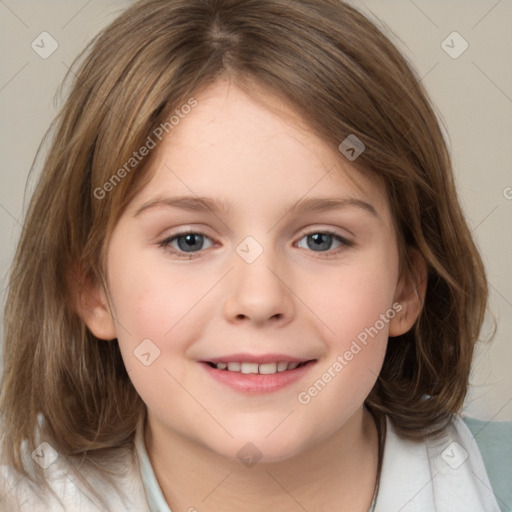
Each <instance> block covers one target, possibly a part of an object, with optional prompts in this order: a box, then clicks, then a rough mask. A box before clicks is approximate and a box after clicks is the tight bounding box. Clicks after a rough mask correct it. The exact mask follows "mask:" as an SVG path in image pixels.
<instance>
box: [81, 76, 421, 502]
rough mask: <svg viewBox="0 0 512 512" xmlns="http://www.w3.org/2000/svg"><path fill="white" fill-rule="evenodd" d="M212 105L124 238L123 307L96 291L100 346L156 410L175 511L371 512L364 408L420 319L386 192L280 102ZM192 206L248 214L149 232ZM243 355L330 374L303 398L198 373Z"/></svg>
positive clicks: (154, 457)
mask: <svg viewBox="0 0 512 512" xmlns="http://www.w3.org/2000/svg"><path fill="white" fill-rule="evenodd" d="M196 99H197V101H198V106H197V107H196V108H195V109H194V110H193V112H192V113H191V114H190V115H188V116H187V117H186V118H185V119H183V120H181V122H180V124H179V125H177V126H176V127H175V128H174V130H173V131H172V133H171V135H170V136H168V137H167V139H164V142H163V143H162V144H161V145H160V146H159V147H158V149H156V150H155V151H158V158H157V167H156V171H155V174H154V175H153V177H152V179H151V180H150V182H149V183H148V184H147V186H146V187H145V188H144V189H143V190H142V191H141V192H140V193H139V194H138V195H137V196H136V197H135V198H134V199H133V201H132V203H131V204H130V205H129V206H128V208H127V210H126V211H125V212H124V214H123V215H122V217H121V219H120V221H119V223H118V224H117V226H116V227H115V229H114V231H113V234H112V238H111V240H110V243H109V246H108V251H107V276H108V284H109V289H108V296H109V297H110V305H109V302H108V301H107V293H106V291H105V290H102V289H101V288H100V287H93V289H92V290H89V291H88V292H87V293H88V294H90V293H93V294H94V296H95V297H96V300H95V301H94V303H93V304H92V305H91V304H89V305H88V306H85V307H84V308H83V309H82V311H81V314H82V317H83V318H84V319H85V321H86V322H87V325H88V326H89V328H90V329H91V331H92V332H93V333H94V334H95V335H96V336H97V337H98V338H100V339H105V340H111V339H113V338H117V339H118V342H119V346H120V348H121V352H122V355H123V359H124V362H125V365H126V368H127V370H128V372H129V375H130V378H131V379H132V382H133V384H134V386H135V388H136V389H137V391H138V393H139V394H140V396H141V397H142V399H143V400H144V402H145V403H146V405H147V408H148V418H147V424H146V428H145V441H146V447H147V450H148V454H149V457H150V459H151V462H152V465H153V468H154V471H155V474H156V477H157V479H158V481H159V484H160V486H161V488H162V491H163V494H164V496H165V498H166V500H167V502H168V503H169V506H170V508H171V509H172V510H173V511H187V510H193V509H192V508H191V507H195V508H196V509H197V510H198V511H199V512H203V511H216V512H223V511H233V510H242V509H246V507H247V504H249V503H250V504H251V508H250V510H251V511H264V510H265V511H266V510H269V508H270V507H271V509H272V510H273V511H281V510H283V511H285V510H286V511H287V512H289V511H291V510H303V509H306V510H321V511H334V510H336V511H338V512H340V511H345V510H346V511H349V510H350V511H352V512H353V511H365V512H366V511H367V510H368V507H369V505H370V502H371V499H372V495H373V491H374V486H375V481H376V471H377V452H378V441H377V432H376V427H375V424H374V422H373V419H372V417H371V415H370V413H369V412H368V411H367V410H366V409H365V408H364V406H363V404H364V400H365V399H366V397H367V396H368V394H369V392H370V390H371V389H372V387H373V385H374V383H375V381H376V378H377V375H378V374H379V371H380V368H381V365H382V362H383V359H384V354H385V350H386V345H387V343H388V337H389V336H396V335H399V334H402V333H404V332H406V331H408V330H409V329H410V328H411V327H412V325H413V323H414V321H415V319H416V318H417V316H418V313H419V309H420V303H419V301H418V295H417V294H416V290H414V287H413V286H412V285H411V284H410V283H409V282H408V281H407V280H405V279H403V278H401V277H400V275H399V257H398V247H397V241H396V233H395V231H394V227H393V221H392V217H391V213H390V208H389V204H388V202H387V199H386V195H385V191H384V189H383V188H382V186H381V185H380V183H379V182H377V181H374V180H372V179H370V178H368V177H366V176H363V175H362V174H360V173H358V172H357V171H355V170H354V169H353V168H352V167H351V166H350V162H348V161H347V160H346V159H345V158H344V157H343V156H342V155H341V154H340V153H339V151H338V150H337V148H336V147H334V148H333V147H332V146H331V145H328V144H326V143H325V142H324V141H323V140H322V139H320V138H319V137H318V136H317V135H315V134H314V133H312V132H311V130H309V129H308V128H307V127H306V126H305V125H304V124H303V123H301V122H300V120H299V119H297V117H296V116H295V115H294V112H293V111H291V110H289V108H288V107H287V106H286V105H285V104H284V103H282V102H281V101H280V100H279V99H278V98H276V97H273V96H271V95H269V94H267V95H266V96H265V103H262V102H261V101H258V100H257V99H256V98H255V96H253V95H252V94H250V95H249V94H247V93H246V92H244V91H242V90H241V89H239V88H238V87H237V86H235V85H234V84H230V83H228V82H225V81H220V82H218V83H217V84H215V85H214V86H211V87H210V88H209V89H207V90H205V91H203V92H202V93H201V94H198V95H197V96H196ZM179 195H193V196H201V197H209V198H216V199H222V200H224V201H227V202H230V203H231V204H232V205H231V210H230V211H229V212H228V213H222V212H215V213H213V212H212V211H204V212H198V211H187V210H181V209H177V208H173V207H169V206H165V205H159V206H154V207H151V208H147V209H145V210H144V211H143V212H141V213H140V214H138V215H137V214H136V212H137V211H138V210H139V209H140V208H141V207H142V206H143V205H146V204H147V203H148V202H150V201H153V200H155V199H156V198H158V197H175V196H179ZM312 197H320V198H325V197H338V198H351V199H357V200H360V201H364V202H366V203H369V204H370V205H372V207H373V208H374V210H375V214H373V213H371V212H369V211H368V210H367V209H364V208H361V207H358V206H354V205H349V206H345V207H343V208H341V209H337V210H329V211H324V212H318V213H305V214H291V213H290V208H291V206H292V205H293V204H294V203H296V202H297V201H298V200H300V199H304V198H306V199H308V198H312ZM188 229H190V230H191V231H193V232H196V233H199V234H204V235H205V237H206V238H205V239H203V242H202V244H203V245H201V240H200V239H199V241H198V242H197V238H196V239H194V240H196V243H197V246H198V248H197V249H195V252H193V253H186V252H185V253H184V252H183V250H182V255H184V256H185V257H179V256H178V255H176V254H174V253H172V252H171V251H170V249H169V246H167V247H163V246H161V245H160V243H161V242H162V241H164V240H166V239H167V240H169V239H170V238H172V236H175V235H176V233H178V232H180V231H184V230H188ZM325 231H334V232H335V233H336V235H337V236H340V237H343V239H345V240H347V241H348V243H349V244H348V245H347V244H345V243H341V242H339V241H338V240H337V239H336V238H334V237H333V238H332V239H330V238H329V237H326V239H325V238H324V240H326V241H325V245H324V246H322V247H325V246H327V249H325V248H324V249H318V248H317V246H315V245H314V244H311V236H310V237H308V236H307V235H314V234H315V233H323V232H325ZM247 236H251V237H253V238H254V239H255V240H256V241H257V244H259V246H260V247H261V249H262V250H263V252H262V254H261V255H260V256H259V257H258V258H257V259H256V260H255V261H254V262H252V263H247V262H246V261H245V260H244V259H242V258H241V257H240V255H239V254H237V252H236V249H237V247H238V246H239V244H240V243H241V242H242V241H243V240H244V239H245V238H246V237H247ZM308 241H309V244H310V245H308ZM193 242H194V241H193ZM169 244H170V247H171V249H172V248H174V249H175V250H179V248H180V247H183V246H185V245H186V244H185V243H184V242H183V239H182V244H181V246H180V245H178V239H176V238H174V239H173V241H171V242H169ZM311 247H312V248H311ZM191 254H192V258H190V255H191ZM329 254H330V255H329ZM187 256H189V257H188V258H187ZM417 271H418V272H419V273H421V272H422V271H424V269H423V270H422V269H421V268H418V269H417ZM418 281H419V282H421V281H424V280H421V279H420V280H418ZM419 293H420V295H424V290H423V289H420V290H419ZM89 296H90V295H89ZM394 303H400V305H401V306H402V310H401V312H400V313H399V314H397V315H396V316H395V317H394V318H393V319H392V320H390V321H389V322H388V323H386V324H385V326H384V328H382V329H381V330H380V331H379V333H378V335H377V336H375V337H374V338H372V339H371V340H370V341H369V343H368V345H367V346H366V347H364V348H363V349H362V350H361V351H360V352H359V353H358V354H357V355H355V356H354V357H353V359H352V360H350V361H349V362H348V364H347V365H346V366H344V368H343V370H342V371H341V372H339V373H337V374H336V377H335V378H333V379H331V381H330V382H329V383H328V385H326V386H325V388H324V389H323V390H322V391H321V392H320V393H318V394H317V395H316V396H315V397H313V398H312V399H311V400H310V402H309V403H308V404H305V405H304V404H301V403H299V401H298V395H299V393H300V392H304V391H306V390H307V389H308V388H309V387H310V386H311V385H312V384H313V383H314V382H315V381H316V380H317V379H318V378H320V377H321V376H322V374H323V373H324V372H325V371H327V370H328V368H329V367H332V365H333V363H334V362H335V361H336V358H337V356H338V355H340V354H344V353H345V352H346V351H347V350H349V348H350V346H351V343H352V341H353V340H355V339H356V338H357V336H358V335H359V334H360V333H361V332H363V331H364V330H365V328H368V327H370V326H374V325H375V323H376V321H377V320H378V319H379V316H380V315H381V314H384V313H385V312H386V311H389V310H390V309H391V308H392V305H393V304H394ZM112 318H114V319H115V321H114V320H112ZM144 339H150V340H152V343H154V345H156V346H157V347H158V349H159V350H160V355H159V357H157V358H156V359H155V360H154V362H152V364H151V365H149V366H145V365H143V364H141V362H140V360H139V359H137V357H135V355H134V350H136V348H137V347H138V346H139V344H140V343H141V341H142V340H144ZM390 342H392V340H391V341H390ZM237 352H248V353H253V354H262V353H276V352H277V353H285V354H289V355H294V356H297V357H301V358H307V359H313V358H314V359H316V360H317V361H316V363H315V365H314V366H313V367H312V368H311V369H310V370H309V372H308V373H307V375H306V376H305V377H304V378H303V379H301V380H300V381H298V382H295V383H293V384H292V385H291V386H288V387H285V388H284V389H281V390H279V391H276V392H273V393H270V394H265V395H250V396H249V395H247V394H243V393H240V392H238V391H235V390H232V389H231V388H229V387H226V386H225V385H223V384H221V383H218V382H217V381H215V380H213V379H212V378H211V377H210V375H208V373H207V372H206V371H205V370H204V368H203V366H202V364H201V363H199V362H198V361H199V360H204V359H208V357H210V358H211V357H215V356H221V355H225V354H232V353H237ZM248 442H251V443H253V445H255V446H256V447H257V449H258V451H259V452H260V453H261V455H262V458H261V460H260V461H259V462H258V463H257V464H256V465H254V466H252V467H246V466H245V465H243V464H241V462H240V460H239V459H238V457H237V452H238V451H239V450H240V449H241V448H242V447H243V446H244V445H245V444H246V443H248ZM301 507H303V508H301Z"/></svg>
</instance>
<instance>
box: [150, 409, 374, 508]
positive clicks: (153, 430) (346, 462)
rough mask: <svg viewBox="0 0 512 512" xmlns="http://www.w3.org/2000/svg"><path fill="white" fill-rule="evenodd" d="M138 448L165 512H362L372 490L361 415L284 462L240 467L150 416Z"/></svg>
mask: <svg viewBox="0 0 512 512" xmlns="http://www.w3.org/2000/svg"><path fill="white" fill-rule="evenodd" d="M145 442H146V447H147V451H148V455H149V458H150V460H151V463H152V466H153V470H154V472H155V475H156V478H157V480H158V483H159V485H160V488H161V489H162V492H163V495H164V497H165V499H166V501H167V503H168V505H169V508H170V509H171V510H173V511H175V510H183V511H188V510H190V511H194V510H195V509H197V511H198V512H210V511H212V512H213V511H215V512H233V511H235V510H243V509H245V508H247V504H248V503H250V504H251V511H254V512H264V511H265V512H268V510H270V509H271V510H272V511H273V512H280V511H281V510H282V511H289V510H290V509H291V508H294V507H295V508H296V507H299V508H297V510H299V509H300V507H302V509H305V510H322V511H325V512H331V511H333V512H334V511H336V512H345V511H351V512H359V511H360V512H367V511H368V509H369V507H370V504H371V501H372V497H373V494H374V490H375V484H376V478H377V468H378V436H377V429H376V426H375V423H374V421H373V418H372V415H371V414H370V413H369V412H368V411H367V410H366V409H364V408H361V409H360V410H359V411H358V412H357V413H356V414H354V415H353V416H352V417H351V418H350V419H349V420H348V421H347V422H346V423H345V424H344V425H343V426H342V427H341V428H340V429H339V430H337V431H336V432H335V433H334V434H333V435H331V436H330V437H329V438H327V439H325V440H323V441H321V442H320V443H318V444H316V445H314V446H311V447H310V448H308V449H307V450H306V451H303V452H301V453H299V454H297V455H295V456H293V457H291V458H289V459H286V460H283V461H279V462H273V463H257V464H256V465H254V466H252V467H245V466H243V465H242V464H241V463H240V462H239V461H238V460H233V459H229V458H226V457H223V456H221V455H219V454H217V453H214V452H212V451H211V450H209V449H208V448H206V447H204V446H201V445H198V444H197V443H194V442H192V441H191V440H190V439H188V438H186V437H185V436H182V435H181V434H180V433H177V432H175V431H171V430H169V429H168V428H166V427H165V426H163V425H162V424H160V423H159V422H158V421H157V420H156V419H155V418H153V417H152V415H151V413H148V421H147V423H146V429H145Z"/></svg>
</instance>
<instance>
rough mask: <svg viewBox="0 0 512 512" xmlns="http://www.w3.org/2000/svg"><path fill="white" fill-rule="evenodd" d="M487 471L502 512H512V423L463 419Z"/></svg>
mask: <svg viewBox="0 0 512 512" xmlns="http://www.w3.org/2000/svg"><path fill="white" fill-rule="evenodd" d="M463 420H464V423H465V424H466V425H467V427H468V428H469V430H470V431H471V433H472V434H473V437H474V438H475V441H476V444H477V445H478V449H479V450H480V453H481V455H482V459H483V461H484V464H485V469H486V470H487V475H488V476H489V480H490V482H491V485H492V488H493V491H494V494H495V496H496V499H497V501H498V504H499V506H500V508H501V511H502V512H512V421H482V420H478V419H476V418H470V417H467V416H465V417H463Z"/></svg>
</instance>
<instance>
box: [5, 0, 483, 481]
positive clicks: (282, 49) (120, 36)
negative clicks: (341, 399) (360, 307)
mask: <svg viewBox="0 0 512 512" xmlns="http://www.w3.org/2000/svg"><path fill="white" fill-rule="evenodd" d="M71 69H72V70H73V71H72V72H71V73H69V74H68V77H67V79H68V80H69V79H72V84H71V88H70V92H69V94H68V97H67V99H66V102H65V104H64V106H63V108H62V109H61V111H60V113H59V114H58V116H57V117H56V119H55V121H54V124H53V125H52V129H51V131H49V133H48V137H49V136H50V135H51V137H52V139H51V141H52V142H51V145H50V147H49V150H48V151H47V154H46V158H45V160H44V165H43V169H42V173H41V175H40V179H39V181H38V184H37V187H36V189H35V192H34V194H33V196H32V199H31V202H30V206H29V209H28V212H27V216H26V220H25V223H24V227H23V231H22V234H21V238H20V241H19V245H18V248H17V251H16V254H15V257H14V261H13V265H12V268H11V272H10V280H9V291H8V297H7V303H6V309H5V328H4V333H5V341H4V343H5V347H4V365H5V370H4V375H3V380H2V386H1V394H0V408H1V417H2V424H3V429H4V432H3V437H2V452H3V453H4V455H5V457H6V458H7V461H8V463H9V464H10V465H11V466H13V467H14V468H16V469H17V470H19V471H21V472H23V473H26V471H27V464H29V463H30V462H31V461H30V460H29V461H28V462H26V461H25V462H24V460H23V459H22V455H21V452H22V444H23V443H27V446H28V449H29V450H30V449H34V448H35V431H36V427H37V425H38V419H39V420H41V419H43V420H44V424H45V425H46V426H47V428H48V431H49V432H51V433H52V436H53V438H54V439H55V443H56V444H57V447H56V448H57V449H58V450H59V452H60V453H62V454H65V455H85V454H87V456H88V457H93V456H94V454H95V453H98V454H99V453H100V452H101V451H102V450H103V449H105V448H112V447H119V446H127V445H129V444H130V443H131V442H132V440H133V435H134V431H135V426H136V421H137V418H138V417H139V414H140V413H141V411H143V408H144V404H143V402H142V400H141V398H140V397H139V396H138V394H137V392H136V391H135V389H134V387H133V385H132V383H131V382H130V379H129V377H128V375H127V372H126V370H125V367H124V365H123V362H122V359H121V355H120V351H119V347H118V344H117V342H116V341H115V340H114V341H112V342H105V341H103V340H98V339H96V338H95V337H94V336H93V335H92V333H91V332H90V331H89V330H88V328H87V327H86V325H85V323H84V322H83V320H82V319H81V318H80V316H79V315H78V314H77V308H76V307H75V306H76V299H75V293H74V291H73V290H76V288H77V286H78V285H79V284H80V283H79V280H80V279H81V277H79V276H82V277H83V278H84V279H89V280H91V281H92V282H96V283H102V284H103V285H104V286H106V280H105V273H104V261H105V250H106V247H107V245H108V242H109V237H110V234H111V232H112V229H113V228H114V226H115V225H116V222H117V221H118V219H119V217H120V215H121V214H122V213H123V210H124V208H125V207H126V206H127V204H128V203H129V202H130V200H131V199H132V198H133V197H134V195H135V194H136V193H137V192H138V191H140V190H141V188H142V187H143V186H144V185H145V184H146V183H147V182H148V180H149V179H150V177H151V173H152V166H151V163H152V161H153V158H154V155H155V153H157V152H156V151H154V152H152V153H151V154H150V155H148V156H147V157H146V158H144V159H143V160H142V161H141V162H139V163H138V164H137V165H136V166H134V168H133V169H130V172H126V173H124V174H123V179H122V180H119V181H116V182H115V186H114V185H112V181H111V180H112V177H113V175H115V174H116V173H117V175H118V176H119V172H120V171H119V169H121V168H122V167H123V165H125V164H126V162H127V161H129V159H130V158H131V157H132V156H133V152H134V151H137V150H138V149H139V148H141V147H142V146H143V145H144V144H145V143H146V141H147V138H148V136H150V135H151V134H152V133H153V131H154V130H155V128H156V127H158V126H160V125H161V124H162V123H166V122H168V120H169V119H170V117H171V116H172V115H173V112H175V110H176V109H179V108H180V107H181V106H182V105H184V104H186V103H187V102H188V101H189V100H190V98H193V96H194V95H196V94H197V93H198V92H199V91H201V90H203V89H205V88H207V87H208V86H209V85H211V84H213V83H214V82H215V81H216V80H218V79H219V78H221V77H223V78H224V77H227V78H229V79H230V80H232V81H233V82H234V83H236V84H237V85H239V86H240V87H242V88H245V89H247V90H249V89H250V87H251V84H256V85H258V86H261V87H263V88H264V89H265V90H267V91H270V92H271V93H273V94H276V95H278V96H279V97H280V98H282V99H283V100H285V101H287V102H288V104H289V105H291V106H292V108H293V109H294V111H295V112H297V113H298V114H299V115H300V116H301V117H302V118H303V119H304V120H305V121H306V122H307V123H308V125H309V126H310V127H311V128H312V129H313V130H315V132H316V133H318V134H319V135H320V136H321V137H322V138H323V139H324V140H326V141H327V142H328V143H330V144H332V147H333V148H337V147H338V145H339V144H340V143H341V142H342V141H343V140H344V139H345V138H346V137H347V136H348V135H349V134H354V135H356V136H357V137H358V138H359V139H360V140H361V141H362V142H363V143H364V144H365V146H366V150H365V151H364V152H363V153H362V154H361V155H360V156H359V158H358V159H357V161H355V162H353V165H354V166H355V167H356V168H358V169H359V170H361V172H365V173H367V174H369V175H373V176H375V177H378V179H380V180H381V181H382V182H383V184H384V186H385V189H386V193H387V196H388V199H389V203H390V205H391V209H392V214H393V217H394V221H395V224H396V227H397V232H398V239H399V249H400V258H401V268H402V271H403V272H405V273H407V272H410V269H411V265H410V261H411V258H410V255H411V254H412V251H413V250H415V251H418V252H419V253H420V254H421V255H422V257H423V258H424V259H425V261H426V262H427V265H428V283H427V292H426V296H425V299H424V304H423V308H422V312H421V314H420V316H419V318H418V320H417V321H416V323H415V325H414V327H413V328H412V329H411V330H410V331H409V332H407V333H406V334H404V335H402V336H399V337H397V338H396V339H394V341H393V343H389V347H388V350H387V353H386V356H385V361H384V365H383V368H382V371H381V373H380V375H379V377H378V380H377V382H376V384H375V387H374V388H373V390H372V391H371V393H370V395H369V396H368V398H367V404H368V405H369V406H370V407H371V408H373V409H374V410H376V411H380V412H382V413H385V414H386V415H388V416H389V418H390V420H391V421H392V422H393V424H394V426H395V428H396V429H397V431H398V432H399V433H400V434H401V435H402V436H405V437H409V438H422V437H425V436H428V435H433V434H436V433H438V432H440V430H441V429H442V428H443V427H444V426H445V425H446V423H447V422H448V421H449V420H450V417H451V415H452V414H454V413H457V412H458V411H460V409H461V407H462V404H463V400H464V397H465V395H466V392H467V387H468V377H469V372H470V365H471V360H472V354H473V347H474V344H475V342H476V341H477V339H478V335H479V332H480V328H481V324H482V322H483V316H484V312H485V308H486V301H487V293H488V290H487V282H486V278H485V273H484V268H483V264H482V261H481V258H480V256H479V254H478V251H477V249H476V247H475V244H474V242H473V240H472V237H471V233H470V230H469V229H468V226H467V224H466V221H465V219H464V217H463V214H462V212H461V207H460V205H459V202H458V199H457V194H456V190H455V186H454V180H453V175H452V166H451V162H450V156H449V152H448V149H447V144H446V141H445V140H444V138H443V135H442V131H441V129H440V122H439V120H438V118H437V116H436V113H435V111H434V109H433V107H432V105H431V103H430V101H429V99H428V96H427V94H426V92H425V90H424V88H423V86H422V84H421V81H420V80H419V77H418V75H417V74H416V72H415V71H414V69H413V67H412V66H411V65H410V64H409V63H408V61H407V60H406V59H405V58H404V57H403V56H402V54H401V53H400V52H399V51H398V50H397V48H396V47H395V46H394V45H393V43H392V42H391V41H390V40H389V39H388V37H387V36H386V35H384V33H383V31H382V30H381V29H379V28H378V27H377V26H376V25H375V24H374V23H373V22H371V21H369V20H368V19H367V18H366V17H365V16H364V15H362V14H361V13H360V12H359V11H358V10H356V9H355V8H354V7H351V6H350V5H348V4H345V3H343V2H341V1H339V0H295V1H293V2H290V1H288V0H148V1H139V2H136V3H135V4H133V5H132V6H130V7H129V8H128V9H127V10H126V11H125V12H123V13H122V14H121V15H120V16H119V17H118V18H117V19H116V20H115V21H114V22H113V23H112V24H111V25H110V26H108V27H107V28H106V29H104V30H103V31H102V32H101V33H100V34H98V36H97V37H96V38H95V39H94V40H93V41H92V42H91V43H90V44H89V45H88V47H87V48H86V49H85V50H84V52H82V53H81V54H80V56H79V57H78V58H77V60H76V61H75V63H74V65H73V67H72V68H71ZM169 136H171V137H172V133H170V135H169ZM340 158H343V157H342V155H341V154H340ZM125 170H126V168H125ZM109 180H110V181H109ZM107 182H109V183H111V186H110V189H111V190H109V193H108V194H104V197H101V198H99V197H98V196H99V193H98V190H99V189H103V190H105V189H106V186H105V184H106V183H107ZM77 269H80V272H77ZM427 397H428V398H427ZM36 469H37V468H36Z"/></svg>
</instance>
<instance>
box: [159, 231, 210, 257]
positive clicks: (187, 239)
mask: <svg viewBox="0 0 512 512" xmlns="http://www.w3.org/2000/svg"><path fill="white" fill-rule="evenodd" d="M206 240H210V242H211V239H210V238H209V237H207V236H206V235H203V234H202V233H195V232H192V231H188V232H185V233H177V234H176V235H173V236H171V237H169V238H166V239H165V240H163V241H162V242H160V243H159V244H158V245H160V246H161V247H163V248H165V249H166V250H168V251H170V252H172V253H173V254H176V255H178V256H180V257H186V254H190V256H189V258H193V257H194V256H193V255H194V253H196V252H198V251H200V250H202V249H207V248H208V247H204V243H205V241H206ZM175 242H177V245H178V247H177V248H176V247H175V245H174V243H175ZM212 245H213V243H211V244H210V246H209V247H211V246H212Z"/></svg>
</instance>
